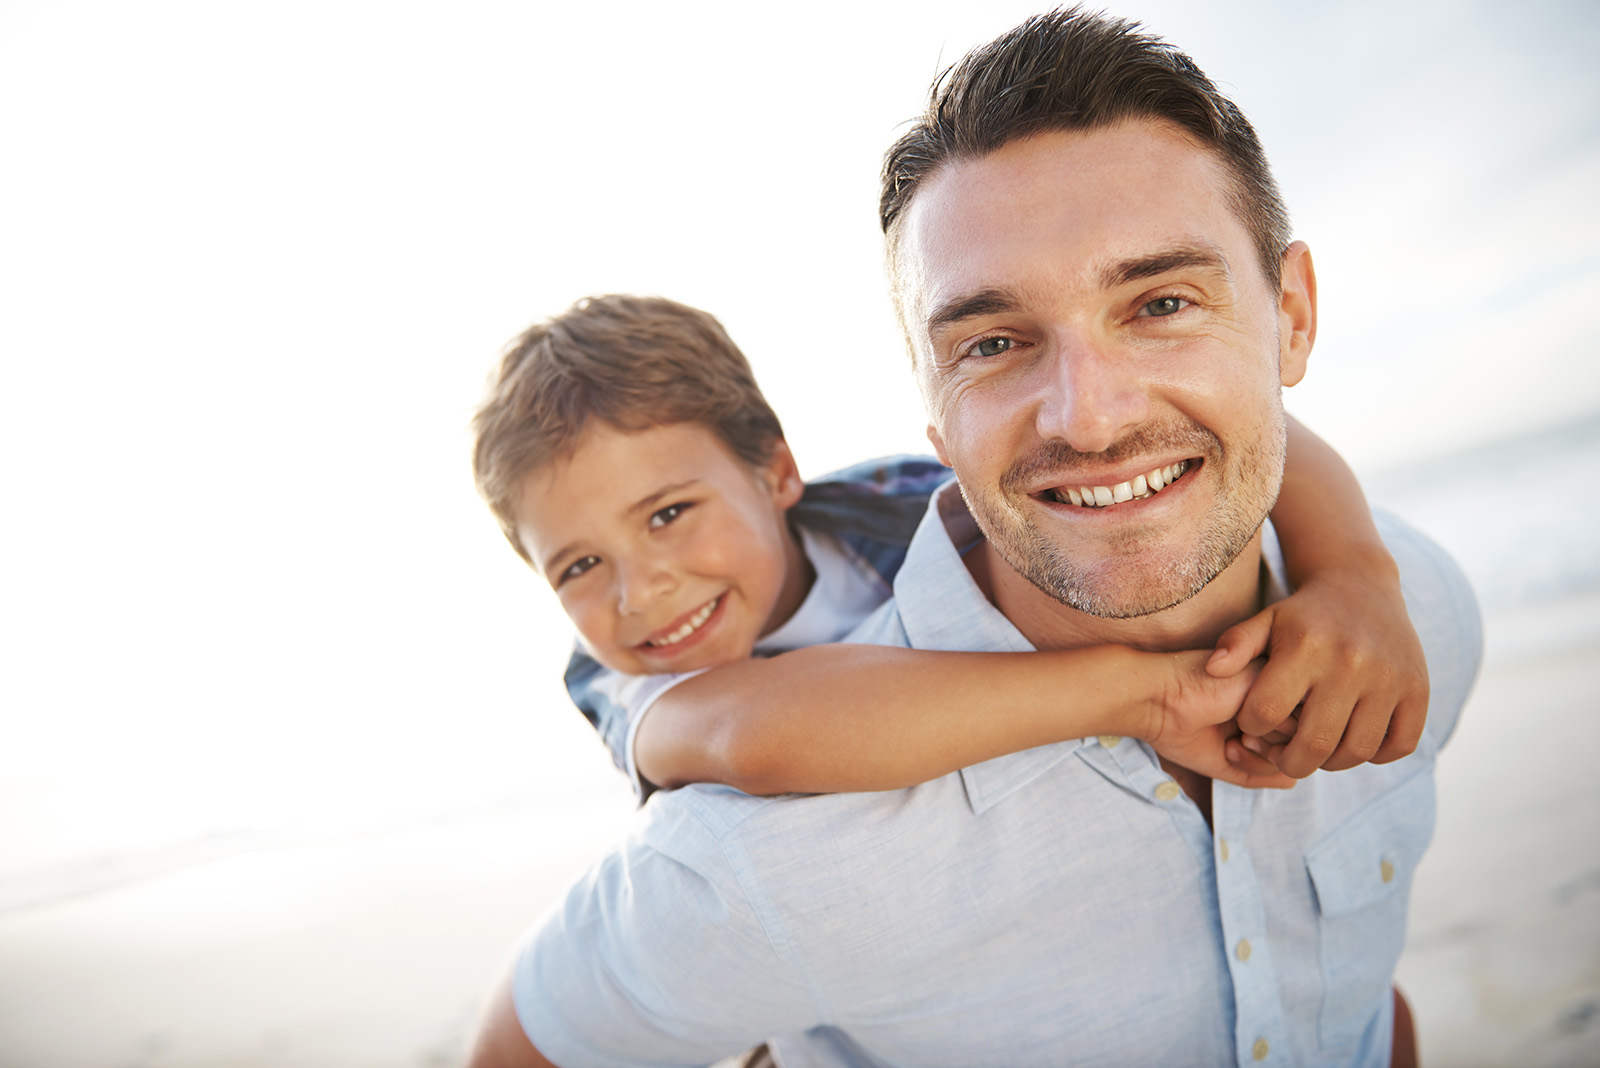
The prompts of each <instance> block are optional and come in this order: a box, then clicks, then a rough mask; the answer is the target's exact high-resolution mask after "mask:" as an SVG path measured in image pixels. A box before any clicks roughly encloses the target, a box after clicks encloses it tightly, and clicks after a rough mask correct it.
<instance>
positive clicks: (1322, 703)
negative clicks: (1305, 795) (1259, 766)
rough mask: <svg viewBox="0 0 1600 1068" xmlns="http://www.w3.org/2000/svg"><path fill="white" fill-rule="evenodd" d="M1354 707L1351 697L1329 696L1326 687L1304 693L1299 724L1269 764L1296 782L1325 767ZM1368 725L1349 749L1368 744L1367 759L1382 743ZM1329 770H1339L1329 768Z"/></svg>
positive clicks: (1381, 736) (1345, 695)
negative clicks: (1273, 764)
mask: <svg viewBox="0 0 1600 1068" xmlns="http://www.w3.org/2000/svg"><path fill="white" fill-rule="evenodd" d="M1355 704H1356V696H1355V695H1354V694H1345V693H1342V692H1332V693H1330V692H1327V688H1326V687H1318V688H1317V689H1314V690H1313V691H1312V692H1311V693H1309V694H1307V695H1306V703H1305V707H1303V708H1302V709H1301V710H1300V725H1299V727H1298V728H1296V730H1295V732H1294V737H1293V738H1291V739H1289V741H1288V743H1287V744H1285V745H1284V747H1283V753H1282V755H1281V756H1278V757H1275V758H1274V760H1273V763H1275V764H1277V765H1278V767H1279V768H1281V769H1282V770H1283V771H1284V773H1285V774H1288V775H1293V776H1294V777H1295V778H1297V779H1303V778H1305V777H1306V776H1307V775H1310V774H1311V773H1312V772H1313V771H1316V770H1317V769H1318V768H1321V767H1328V761H1329V760H1330V759H1331V758H1332V757H1333V755H1334V752H1335V751H1336V750H1338V748H1339V746H1340V745H1341V744H1343V742H1344V740H1345V735H1346V733H1347V727H1348V726H1349V723H1350V718H1351V715H1350V714H1351V712H1352V710H1353V707H1354V705H1355ZM1372 726H1373V725H1372V724H1371V723H1370V721H1369V722H1368V723H1366V724H1365V725H1364V733H1360V732H1358V735H1357V738H1356V740H1355V745H1354V747H1353V748H1355V749H1359V748H1360V747H1361V746H1364V745H1366V744H1369V743H1370V745H1371V749H1370V750H1369V751H1368V755H1369V756H1370V755H1371V753H1374V752H1377V749H1378V746H1379V745H1380V744H1381V743H1382V741H1383V735H1382V734H1381V733H1379V734H1376V735H1373V734H1372ZM1364 759H1365V758H1363V760H1364ZM1360 762H1361V761H1357V763H1360ZM1344 766H1347V767H1348V766H1351V765H1344ZM1329 770H1339V768H1336V767H1330V768H1329Z"/></svg>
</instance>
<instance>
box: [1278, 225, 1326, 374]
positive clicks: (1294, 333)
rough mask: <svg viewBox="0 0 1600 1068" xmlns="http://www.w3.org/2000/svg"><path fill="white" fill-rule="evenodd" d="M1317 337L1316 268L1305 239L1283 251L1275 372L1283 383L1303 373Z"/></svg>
mask: <svg viewBox="0 0 1600 1068" xmlns="http://www.w3.org/2000/svg"><path fill="white" fill-rule="evenodd" d="M1316 340H1317V272H1316V269H1315V268H1314V267H1313V266H1312V264H1311V249H1309V248H1307V247H1306V243H1305V242H1304V241H1296V242H1294V243H1292V244H1291V245H1290V246H1289V247H1288V248H1287V249H1285V250H1284V253H1283V291H1282V293H1281V294H1280V295H1279V297H1278V376H1279V378H1280V380H1281V381H1282V382H1283V384H1284V385H1285V386H1292V385H1294V384H1295V383H1297V382H1299V381H1300V379H1302V378H1304V377H1305V373H1306V360H1307V359H1308V358H1309V357H1310V356H1311V346H1312V345H1313V344H1315V343H1316Z"/></svg>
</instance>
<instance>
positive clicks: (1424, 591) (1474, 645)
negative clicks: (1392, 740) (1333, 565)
mask: <svg viewBox="0 0 1600 1068" xmlns="http://www.w3.org/2000/svg"><path fill="white" fill-rule="evenodd" d="M1373 519H1374V520H1375V521H1376V523H1377V526H1378V533H1379V534H1381V535H1382V536H1383V540H1384V544H1385V545H1387V546H1388V549H1389V553H1390V555H1392V556H1393V557H1394V560H1395V564H1396V565H1397V566H1398V567H1399V569H1400V589H1401V592H1402V593H1403V594H1404V596H1405V600H1406V610H1407V612H1408V613H1409V614H1410V616H1411V625H1412V626H1414V627H1415V628H1416V630H1417V636H1418V637H1419V638H1420V639H1421V640H1422V648H1423V652H1424V653H1425V654H1426V656H1427V661H1428V676H1429V682H1430V684H1431V693H1430V697H1429V702H1428V733H1429V734H1430V735H1432V736H1433V737H1434V739H1435V740H1436V741H1437V742H1438V744H1440V745H1442V744H1444V742H1445V740H1446V739H1448V738H1449V736H1450V733H1451V732H1452V731H1453V730H1454V729H1455V722H1456V718H1457V717H1458V716H1459V714H1460V712H1461V706H1462V705H1464V704H1465V703H1466V700H1467V696H1468V695H1469V694H1470V693H1471V692H1472V685H1473V683H1474V682H1475V681H1476V680H1477V677H1478V667H1479V664H1480V663H1481V662H1482V660H1483V621H1482V616H1481V614H1480V613H1479V610H1478V599H1477V596H1476V595H1475V594H1474V593H1473V592H1472V584H1471V583H1470V582H1468V581H1467V576H1466V574H1465V573H1464V572H1463V571H1462V570H1461V567H1460V565H1459V564H1457V563H1456V562H1455V560H1454V559H1453V558H1451V556H1450V554H1449V553H1447V552H1445V550H1444V549H1443V548H1441V547H1440V546H1439V545H1438V543H1437V542H1435V541H1433V540H1432V539H1431V538H1429V537H1428V536H1427V535H1425V534H1423V533H1422V532H1421V531H1419V530H1417V529H1416V528H1415V527H1413V526H1411V525H1410V524H1409V523H1407V522H1405V521H1404V520H1402V519H1400V518H1399V517H1397V516H1395V515H1393V514H1391V513H1389V512H1385V511H1383V510H1381V509H1374V510H1373Z"/></svg>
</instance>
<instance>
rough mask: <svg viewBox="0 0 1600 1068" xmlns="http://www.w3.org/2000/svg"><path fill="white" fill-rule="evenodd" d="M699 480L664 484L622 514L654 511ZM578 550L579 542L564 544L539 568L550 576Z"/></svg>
mask: <svg viewBox="0 0 1600 1068" xmlns="http://www.w3.org/2000/svg"><path fill="white" fill-rule="evenodd" d="M698 481H699V479H694V478H686V479H684V480H683V481H682V482H674V483H672V484H671V485H667V486H662V487H661V488H660V489H658V490H653V491H651V492H650V493H647V494H645V495H644V496H643V497H640V498H639V499H638V500H637V501H634V502H633V503H632V504H630V505H628V507H627V508H625V509H624V510H623V512H622V514H623V516H624V518H626V517H629V516H635V515H638V514H639V513H640V512H648V511H654V510H655V509H656V508H657V507H659V505H660V503H661V501H662V500H664V499H665V498H667V497H671V496H674V495H676V494H678V493H681V492H682V491H683V490H685V489H688V488H689V487H690V486H692V485H694V484H695V483H696V482H698ZM577 551H578V543H577V542H575V541H573V542H568V543H567V544H566V545H563V546H562V547H561V548H559V549H557V550H556V551H555V552H553V553H551V554H550V555H549V556H547V557H545V558H544V563H543V564H542V565H541V566H540V569H539V570H540V571H541V572H542V573H543V574H545V575H546V576H548V575H549V574H550V573H551V572H552V571H553V570H554V569H555V567H556V565H557V564H558V563H560V562H561V561H562V560H564V559H565V558H566V557H568V556H571V555H572V554H574V553H576V552H577Z"/></svg>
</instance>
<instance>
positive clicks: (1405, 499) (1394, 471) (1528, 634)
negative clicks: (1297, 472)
mask: <svg viewBox="0 0 1600 1068" xmlns="http://www.w3.org/2000/svg"><path fill="white" fill-rule="evenodd" d="M1595 471H1600V413H1593V414H1590V415H1587V416H1585V417H1583V418H1582V419H1578V420H1575V421H1573V422H1569V423H1564V424H1562V425H1560V426H1555V427H1549V428H1545V429H1541V430H1539V431H1537V432H1534V433H1529V434H1525V435H1521V436H1518V437H1514V438H1508V439H1505V440H1500V441H1494V442H1490V443H1488V444H1484V445H1479V446H1476V447H1474V448H1470V449H1466V450H1463V451H1460V452H1455V453H1451V454H1448V455H1445V456H1441V457H1439V458H1437V459H1430V460H1426V461H1422V462H1418V463H1408V464H1403V465H1398V466H1395V467H1392V468H1386V469H1383V470H1379V471H1376V472H1370V473H1367V472H1364V473H1363V478H1362V481H1363V483H1364V484H1365V486H1366V489H1367V495H1368V497H1369V499H1370V500H1371V501H1372V503H1373V504H1374V505H1375V506H1379V507H1383V508H1387V509H1389V510H1390V511H1392V512H1394V513H1396V514H1398V515H1400V516H1402V517H1404V518H1405V519H1407V520H1409V521H1410V522H1412V523H1413V524H1415V525H1416V526H1417V527H1419V528H1420V529H1421V530H1423V531H1424V532H1426V533H1427V534H1428V535H1429V536H1431V537H1432V538H1434V539H1435V540H1436V541H1438V542H1439V543H1440V544H1441V545H1443V546H1444V547H1445V548H1446V549H1448V550H1449V551H1450V553H1451V554H1452V555H1453V556H1454V557H1455V558H1456V560H1457V561H1459V562H1460V564H1461V566H1462V568H1463V569H1464V570H1465V571H1466V573H1467V575H1468V577H1469V578H1470V579H1471V580H1472V584H1473V587H1474V588H1475V589H1476V590H1477V593H1478V600H1479V603H1480V604H1481V605H1482V607H1483V611H1484V614H1485V616H1486V617H1488V620H1489V624H1488V643H1489V645H1488V650H1487V652H1488V655H1489V656H1503V655H1515V654H1517V653H1519V652H1523V651H1528V650H1531V649H1534V648H1543V649H1548V650H1550V651H1557V650H1561V649H1570V648H1573V647H1575V646H1577V645H1579V644H1581V643H1584V642H1593V641H1595V640H1596V639H1600V535H1597V531H1600V498H1597V497H1596V496H1595V495H1594V494H1591V493H1589V492H1587V491H1586V490H1584V489H1583V486H1584V485H1585V483H1586V482H1587V480H1588V479H1589V477H1590V476H1591V474H1592V473H1593V472H1595Z"/></svg>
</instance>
